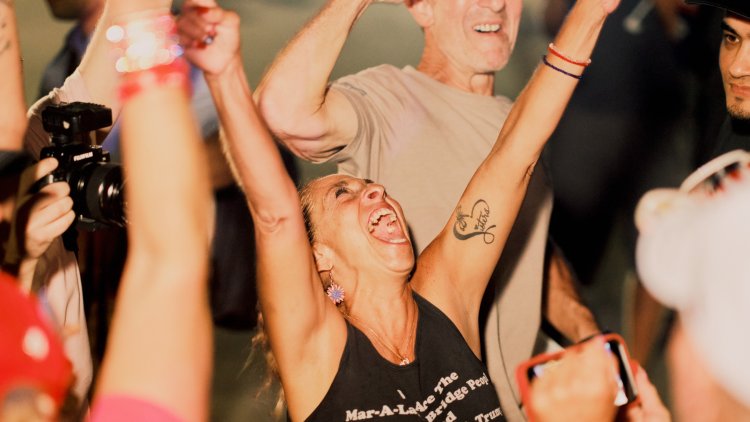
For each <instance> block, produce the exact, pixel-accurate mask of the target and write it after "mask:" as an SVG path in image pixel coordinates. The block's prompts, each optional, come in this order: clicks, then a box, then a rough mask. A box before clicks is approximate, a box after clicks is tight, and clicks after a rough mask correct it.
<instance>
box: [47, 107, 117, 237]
mask: <svg viewBox="0 0 750 422" xmlns="http://www.w3.org/2000/svg"><path fill="white" fill-rule="evenodd" d="M42 122H43V124H44V130H46V131H47V132H49V133H50V136H51V145H50V146H48V147H46V148H44V149H42V152H41V154H40V160H44V159H45V158H49V157H51V158H55V159H56V160H57V163H58V164H57V167H56V168H55V169H54V171H52V172H51V173H49V174H48V175H47V176H45V177H43V178H41V179H40V180H39V181H38V182H37V183H36V184H35V185H34V187H32V191H34V190H38V191H41V190H44V189H45V188H46V186H48V185H49V184H54V182H60V181H65V182H67V184H68V185H69V186H70V189H69V194H70V197H71V198H72V200H73V210H74V211H75V216H76V218H75V219H76V223H77V226H78V227H79V228H85V229H88V230H95V229H97V228H100V227H102V226H106V225H115V226H121V227H122V226H125V224H126V219H125V213H124V207H125V199H124V198H125V195H124V181H123V174H122V168H121V166H119V165H117V164H113V163H111V162H110V157H109V153H108V152H106V151H104V150H102V148H101V147H100V146H98V145H91V133H92V132H93V131H94V130H97V129H101V128H104V127H107V126H110V125H111V124H112V111H111V110H110V109H109V108H106V107H103V106H101V105H97V104H89V103H80V102H75V103H70V104H64V103H63V104H58V105H49V106H47V108H45V109H44V111H43V112H42ZM68 233H70V235H69V236H64V239H63V240H64V242H65V247H66V248H67V249H68V250H75V249H76V247H75V238H76V236H75V232H68Z"/></svg>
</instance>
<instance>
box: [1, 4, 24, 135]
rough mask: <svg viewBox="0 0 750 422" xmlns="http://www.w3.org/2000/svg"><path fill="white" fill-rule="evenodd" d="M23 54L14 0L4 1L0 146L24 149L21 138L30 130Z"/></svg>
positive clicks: (2, 5)
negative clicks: (24, 83) (22, 66)
mask: <svg viewBox="0 0 750 422" xmlns="http://www.w3.org/2000/svg"><path fill="white" fill-rule="evenodd" d="M21 70H22V69H21V54H20V48H19V45H18V30H17V28H16V15H15V11H14V7H13V0H0V75H2V79H1V80H0V98H2V99H3V111H2V113H0V149H3V150H15V149H20V148H21V139H22V138H23V133H24V131H25V130H26V118H25V116H24V111H25V110H26V105H25V103H24V99H23V80H22V77H21Z"/></svg>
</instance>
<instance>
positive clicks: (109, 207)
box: [69, 162, 127, 227]
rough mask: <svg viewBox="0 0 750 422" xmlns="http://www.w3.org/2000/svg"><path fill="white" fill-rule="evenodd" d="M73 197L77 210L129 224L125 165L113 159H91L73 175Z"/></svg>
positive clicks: (104, 220) (89, 216) (109, 221)
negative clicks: (110, 160)
mask: <svg viewBox="0 0 750 422" xmlns="http://www.w3.org/2000/svg"><path fill="white" fill-rule="evenodd" d="M69 183H70V189H71V197H73V202H74V203H75V204H76V206H77V207H79V209H76V213H78V214H79V215H81V216H83V217H84V218H87V219H91V220H94V221H97V222H100V223H106V224H114V225H117V226H120V227H124V226H125V224H126V222H127V221H126V219H125V212H124V209H125V207H124V205H125V191H124V185H125V182H124V180H123V176H122V167H121V166H120V165H118V164H112V163H109V162H105V163H102V162H89V163H87V164H85V165H83V166H81V167H80V168H78V169H77V171H76V172H74V174H71V177H70V180H69Z"/></svg>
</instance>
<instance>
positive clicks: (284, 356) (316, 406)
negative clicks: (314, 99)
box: [178, 0, 619, 421]
mask: <svg viewBox="0 0 750 422" xmlns="http://www.w3.org/2000/svg"><path fill="white" fill-rule="evenodd" d="M618 3H619V0H579V1H578V2H577V3H576V5H575V7H574V8H573V9H572V10H571V12H570V14H569V16H568V18H567V21H566V23H565V25H564V26H563V28H562V30H561V31H560V33H559V34H558V36H557V38H556V39H555V42H554V46H553V47H551V50H553V51H554V54H548V55H547V56H546V58H545V59H544V61H543V63H542V64H541V65H540V66H539V68H538V69H537V70H536V72H535V73H534V76H533V77H532V79H531V81H530V82H529V84H528V85H527V87H526V89H525V90H524V91H523V92H522V94H521V95H520V96H519V98H518V100H517V101H516V103H515V105H514V107H513V110H512V111H511V113H510V115H509V116H508V119H507V121H506V123H505V126H504V127H503V129H502V131H501V133H500V135H499V137H498V139H497V142H496V144H495V145H494V147H493V149H492V151H491V152H490V154H489V156H488V157H487V158H486V160H485V161H484V162H483V163H482V164H481V166H480V167H479V168H478V169H477V171H476V173H475V174H474V176H473V178H472V179H471V181H470V183H469V185H468V186H467V187H466V190H465V191H464V193H463V195H462V197H461V199H460V201H459V203H458V205H457V206H456V208H455V211H454V213H453V215H452V216H451V217H450V220H449V221H448V222H447V224H446V225H445V227H444V229H443V230H442V232H441V233H440V234H439V235H438V237H437V238H436V239H435V240H434V241H433V242H432V244H430V246H429V247H428V248H427V249H426V250H425V251H424V252H423V253H422V254H421V255H420V256H419V257H417V258H416V259H415V257H414V253H413V251H412V245H411V242H410V240H409V235H408V230H407V220H406V217H405V216H404V215H403V213H402V211H401V208H400V206H399V204H398V202H397V201H396V199H394V198H391V197H389V196H388V195H387V193H386V189H385V187H383V186H381V185H379V184H377V183H376V182H373V181H370V180H362V179H356V178H352V177H349V176H346V175H332V176H327V177H323V178H321V179H317V180H314V181H312V182H311V183H310V184H308V185H307V186H306V187H305V188H303V189H302V192H301V193H299V194H298V192H297V189H296V188H295V186H294V184H293V182H292V180H291V179H290V178H289V177H288V176H287V174H286V171H285V170H284V165H283V163H282V160H281V158H280V156H279V153H278V151H277V147H276V145H275V144H274V142H273V140H272V138H271V136H270V135H269V134H268V131H267V130H266V128H265V126H264V123H263V120H262V118H261V117H260V116H259V115H258V113H257V111H256V108H255V105H254V103H253V98H252V92H251V90H250V88H249V86H248V84H247V82H246V77H245V73H244V70H243V67H242V60H241V57H240V43H239V19H238V17H237V15H236V14H234V13H232V12H228V11H224V10H222V9H220V8H219V7H217V6H216V4H215V3H213V2H212V1H211V0H205V1H203V0H201V1H198V0H193V1H190V0H189V1H188V2H187V3H186V5H185V10H183V14H182V17H181V19H180V22H179V24H178V26H179V30H180V35H181V38H182V39H181V43H182V44H183V45H186V46H188V48H187V49H186V56H187V57H188V58H189V59H190V60H192V61H193V63H195V64H196V65H197V66H199V67H201V68H202V69H203V70H204V72H205V76H206V80H207V82H208V85H209V87H210V89H211V92H212V95H213V97H214V101H215V103H216V106H217V109H218V111H219V115H220V118H221V122H222V126H223V129H224V136H225V138H226V141H227V143H228V150H229V153H230V156H231V158H232V161H233V162H234V166H235V169H236V172H237V175H238V177H239V179H240V182H241V184H242V186H243V187H244V190H245V194H246V195H247V199H248V203H249V206H250V210H251V212H252V216H253V219H254V223H255V236H256V243H257V245H256V248H257V254H258V280H257V283H258V290H259V297H260V305H261V312H262V314H263V318H264V321H265V329H266V331H267V334H268V338H269V342H270V346H271V350H272V352H273V355H274V357H275V359H276V361H277V364H278V370H279V375H280V378H281V383H282V385H283V388H284V392H285V395H286V400H287V408H288V414H289V417H290V418H291V420H293V421H302V420H309V421H354V420H363V419H370V418H374V417H383V416H388V417H389V419H388V420H427V421H435V420H441V421H442V420H446V421H450V420H458V421H473V420H503V416H502V412H501V410H500V403H499V401H498V398H497V396H496V393H495V390H494V388H493V387H492V385H491V384H490V381H489V380H488V379H487V375H486V370H485V368H484V365H483V364H482V362H481V360H480V337H479V335H480V334H479V323H478V314H479V307H480V302H481V299H482V295H483V293H484V290H485V288H486V286H487V283H488V281H489V279H490V275H491V274H492V271H493V269H494V268H495V265H496V263H497V260H498V258H499V256H500V253H501V252H502V250H503V246H504V245H505V241H506V239H507V236H508V233H509V232H510V229H511V226H512V225H513V223H514V220H515V218H516V214H517V212H518V209H519V207H520V205H521V202H522V200H523V198H524V195H525V193H526V187H527V185H528V181H529V178H530V175H531V173H532V172H533V170H534V166H535V165H536V162H537V160H538V158H539V154H540V153H541V150H542V148H543V147H544V144H545V142H546V141H547V139H548V137H549V136H550V135H551V133H552V131H553V130H554V129H555V126H556V125H557V123H558V121H559V119H560V117H561V115H562V113H563V110H564V109H565V106H566V104H567V102H568V100H569V98H570V96H571V94H572V93H573V90H574V89H575V87H576V84H577V82H578V76H579V75H580V74H581V73H582V70H583V68H584V67H585V64H586V62H585V60H582V59H585V58H587V57H589V55H590V54H591V51H592V50H593V48H594V44H595V41H596V39H597V37H598V34H599V31H600V30H601V27H602V25H603V23H604V20H605V19H606V17H607V15H608V14H609V13H611V12H612V11H613V10H614V9H615V8H616V7H617V4H618ZM300 71H304V69H300Z"/></svg>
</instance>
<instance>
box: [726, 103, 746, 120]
mask: <svg viewBox="0 0 750 422" xmlns="http://www.w3.org/2000/svg"><path fill="white" fill-rule="evenodd" d="M727 113H729V117H731V118H732V120H735V121H740V122H743V123H750V107H740V106H736V105H735V106H728V107H727Z"/></svg>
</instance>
